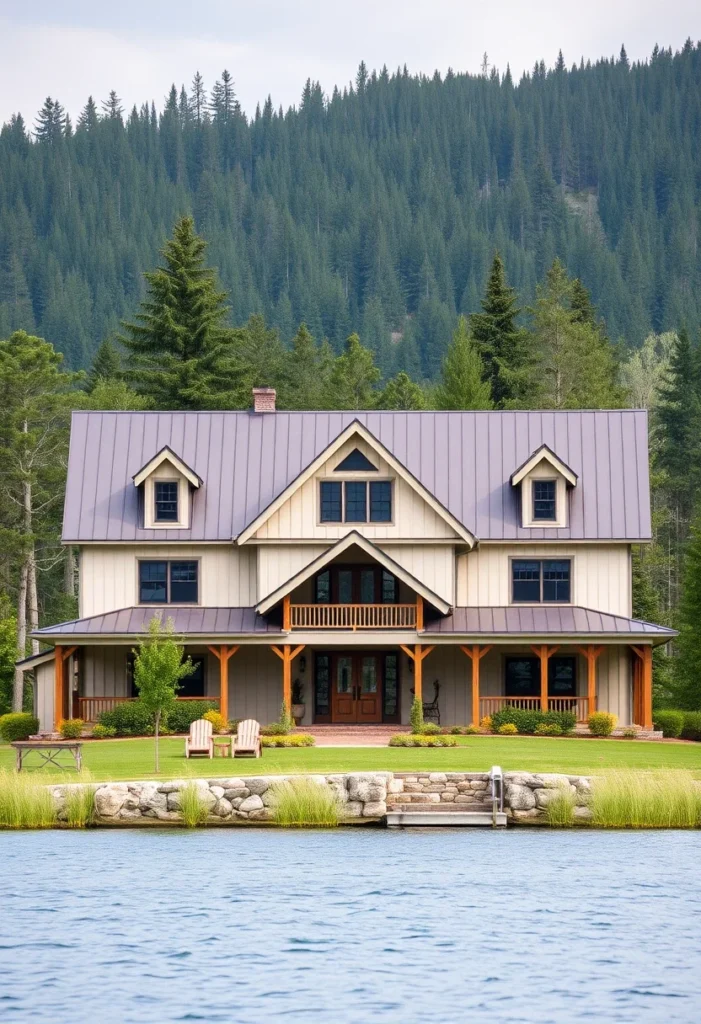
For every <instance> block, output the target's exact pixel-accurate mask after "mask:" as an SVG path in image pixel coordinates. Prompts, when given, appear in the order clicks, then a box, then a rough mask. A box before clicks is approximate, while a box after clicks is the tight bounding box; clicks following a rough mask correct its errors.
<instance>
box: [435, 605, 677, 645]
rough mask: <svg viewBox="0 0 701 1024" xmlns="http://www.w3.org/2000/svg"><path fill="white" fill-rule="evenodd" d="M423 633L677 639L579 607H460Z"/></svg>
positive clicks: (663, 629)
mask: <svg viewBox="0 0 701 1024" xmlns="http://www.w3.org/2000/svg"><path fill="white" fill-rule="evenodd" d="M424 632H425V633H426V634H427V635H431V634H440V635H445V634H446V633H447V634H466V635H470V636H474V635H478V634H480V635H484V636H504V635H513V636H536V635H537V636H544V635H547V634H557V635H562V636H572V635H582V636H586V635H589V636H606V637H610V636H636V637H646V638H649V639H651V640H657V641H658V642H660V643H663V642H666V641H667V640H671V639H673V637H675V636H676V635H677V633H676V630H674V629H669V628H668V627H667V626H658V625H656V624H655V623H653V622H646V621H645V620H644V619H628V618H626V617H625V616H623V615H610V614H608V613H607V612H597V611H594V610H593V609H592V608H581V607H578V606H576V605H567V606H563V605H552V606H550V607H546V606H543V605H539V606H538V607H533V606H531V605H529V606H525V605H523V606H518V605H509V606H493V607H486V606H484V605H482V606H479V607H467V606H465V605H460V606H458V607H456V608H454V609H453V611H452V614H450V615H446V616H445V617H444V618H441V619H432V620H430V621H427V623H426V628H425V630H424Z"/></svg>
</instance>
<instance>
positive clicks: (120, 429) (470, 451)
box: [63, 409, 651, 543]
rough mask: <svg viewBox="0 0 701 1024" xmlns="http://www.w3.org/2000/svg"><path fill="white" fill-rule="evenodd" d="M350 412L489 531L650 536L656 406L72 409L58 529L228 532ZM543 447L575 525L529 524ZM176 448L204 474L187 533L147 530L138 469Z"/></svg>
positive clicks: (150, 536) (134, 534) (117, 533)
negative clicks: (528, 472) (562, 473)
mask: <svg viewBox="0 0 701 1024" xmlns="http://www.w3.org/2000/svg"><path fill="white" fill-rule="evenodd" d="M354 419H357V420H359V421H360V422H361V423H363V424H364V425H365V426H366V427H367V429H368V430H369V431H370V432H371V433H372V434H374V435H375V437H377V438H378V439H379V440H380V441H381V442H382V444H383V445H385V447H386V448H388V449H389V451H391V452H392V454H393V455H394V456H395V458H397V459H398V460H399V461H400V462H402V463H403V464H404V465H405V466H406V468H407V469H408V470H409V471H410V472H411V473H413V474H414V476H415V477H417V478H418V479H419V480H420V481H421V483H422V484H423V485H424V486H425V487H426V488H427V489H428V490H429V491H431V492H432V493H433V494H434V495H435V497H436V498H437V499H438V500H439V501H440V502H441V503H442V504H443V505H445V506H446V508H447V509H448V510H449V511H450V512H451V513H452V514H453V515H454V516H455V517H456V519H458V520H459V521H460V522H461V523H462V524H463V525H464V526H465V527H466V528H467V529H468V530H470V531H471V532H472V533H473V534H474V535H475V536H476V537H477V538H478V539H480V540H532V541H539V540H570V539H572V540H629V541H632V540H645V539H648V538H649V537H650V535H651V533H650V495H649V478H648V447H647V414H646V412H645V411H644V410H639V409H635V410H633V409H631V410H623V411H608V412H607V411H601V412H584V411H572V412H569V411H568V412H275V413H252V412H83V411H80V412H75V413H74V414H73V425H72V430H71V445H70V454H69V459H68V481H67V486H66V503H65V511H64V523H63V539H64V541H69V542H71V543H80V542H81V541H101V540H103V541H134V540H141V541H148V540H150V541H153V540H158V541H173V540H182V541H230V540H232V538H234V537H236V536H237V535H238V534H239V533H240V532H241V531H242V530H243V529H244V528H245V526H246V525H247V524H248V523H250V522H251V521H252V520H253V519H254V518H255V517H256V516H257V515H258V514H259V513H260V512H262V511H263V510H264V509H265V508H266V507H267V506H268V505H269V504H270V502H271V501H272V500H273V499H274V498H275V497H276V496H277V495H278V494H280V492H281V491H283V490H284V489H285V487H287V485H288V484H290V483H291V482H292V481H293V480H294V479H295V478H296V477H297V476H298V475H299V473H300V472H301V471H302V470H303V469H305V468H306V466H308V465H309V463H310V462H312V461H313V460H314V459H315V458H316V456H317V455H319V454H320V453H321V452H323V451H324V449H325V448H326V447H327V446H328V445H329V444H330V442H331V441H333V440H334V438H335V437H337V436H338V434H339V433H340V432H341V431H342V430H343V429H344V428H345V427H347V426H348V424H349V423H352V422H353V420H354ZM542 444H547V445H548V447H549V448H551V449H552V451H553V452H555V453H556V454H557V456H558V458H560V459H562V461H563V462H565V463H566V464H567V465H568V466H570V467H571V468H572V470H573V472H575V473H576V474H577V475H578V478H579V479H578V483H577V486H576V487H575V488H572V489H571V490H570V499H569V500H570V518H569V526H568V527H567V528H566V529H552V528H551V529H544V528H543V527H539V528H533V529H523V528H521V526H520V525H519V512H518V502H517V494H516V492H515V489H514V488H512V487H511V485H510V483H509V478H510V476H511V474H512V473H513V472H514V470H516V469H517V467H518V466H520V465H521V464H522V463H523V462H524V461H525V460H526V459H527V458H528V457H529V456H530V454H531V453H532V452H533V451H535V450H536V449H537V448H539V447H540V446H541V445H542ZM164 445H168V446H169V447H170V448H172V450H173V451H174V452H175V453H176V454H177V455H178V456H179V457H180V458H181V459H182V460H183V461H184V462H186V463H187V465H188V466H192V467H193V470H194V471H195V472H196V473H198V474H199V476H200V477H201V478H202V479H203V481H204V484H203V486H202V487H201V488H200V490H199V491H197V492H195V493H194V495H193V509H192V522H191V526H190V529H188V530H164V529H155V530H154V529H148V530H146V529H143V528H141V526H140V525H139V510H138V502H137V490H136V488H135V487H134V484H133V481H132V476H133V475H134V474H135V473H136V472H138V470H139V469H140V468H141V467H142V466H143V465H144V464H145V463H147V462H148V461H149V459H150V458H152V457H153V456H154V455H155V454H156V453H157V452H158V451H160V449H161V448H163V446H164Z"/></svg>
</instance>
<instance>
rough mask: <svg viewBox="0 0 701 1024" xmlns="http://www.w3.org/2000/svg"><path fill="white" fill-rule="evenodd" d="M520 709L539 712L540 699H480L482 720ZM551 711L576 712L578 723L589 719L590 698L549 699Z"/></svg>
mask: <svg viewBox="0 0 701 1024" xmlns="http://www.w3.org/2000/svg"><path fill="white" fill-rule="evenodd" d="M504 707H512V708H520V709H522V710H523V711H538V710H539V709H540V697H480V719H482V718H484V717H485V716H486V715H493V714H494V712H495V711H500V710H501V708H504ZM548 710H549V711H574V712H575V714H576V715H577V721H578V722H586V720H587V718H588V717H589V698H588V697H548Z"/></svg>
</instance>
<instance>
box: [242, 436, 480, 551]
mask: <svg viewBox="0 0 701 1024" xmlns="http://www.w3.org/2000/svg"><path fill="white" fill-rule="evenodd" d="M352 437H360V438H362V440H364V441H365V442H366V443H367V444H368V445H369V446H370V447H371V448H372V449H373V450H374V451H376V452H377V454H378V456H380V457H381V458H382V459H384V460H385V462H386V463H387V464H388V465H389V466H390V467H391V468H392V470H393V471H394V472H395V473H396V474H397V476H400V477H401V478H402V479H403V480H404V481H405V482H406V483H407V484H408V485H409V486H410V487H411V488H413V490H414V491H416V493H417V494H418V495H420V497H422V498H423V500H424V501H425V502H426V504H427V505H429V506H430V507H431V508H432V509H433V511H434V512H436V513H437V514H438V515H439V516H440V517H441V519H443V520H444V521H445V522H446V523H448V525H449V526H450V527H451V529H453V530H454V531H455V533H456V534H457V535H458V537H459V538H460V539H461V540H464V541H465V543H466V544H467V545H468V546H469V547H470V548H473V547H474V546H475V544H476V542H477V540H476V537H475V536H474V534H472V533H470V531H469V530H468V529H467V528H466V527H465V526H464V525H463V524H462V523H461V522H459V521H458V520H457V519H456V518H455V516H454V515H452V513H451V512H449V511H448V509H447V508H446V507H445V505H443V504H441V502H440V501H439V500H438V499H437V498H436V496H435V495H434V494H431V492H430V491H429V490H428V489H427V488H426V487H424V485H423V484H422V483H420V481H419V480H417V479H416V477H415V476H414V475H413V473H410V472H409V470H408V469H407V468H406V466H404V465H403V464H402V463H401V462H400V461H399V460H398V459H397V458H396V457H395V456H394V455H392V453H391V452H390V451H389V450H388V449H387V448H385V446H384V445H383V444H382V442H381V441H379V440H378V439H377V438H376V437H375V435H374V434H372V433H371V432H370V431H369V430H368V429H367V427H366V426H364V425H363V424H362V423H361V422H360V421H359V420H353V422H352V423H349V424H348V426H347V427H346V428H345V429H344V430H342V431H341V433H340V434H338V436H337V437H335V438H334V440H333V441H331V442H330V444H328V445H327V446H326V448H325V449H324V450H323V451H322V452H320V454H319V455H317V457H316V458H315V459H314V460H313V461H312V462H310V463H309V465H308V466H307V467H306V469H303V470H302V472H301V473H300V474H299V475H298V476H297V477H296V478H295V479H294V480H293V481H292V482H291V483H290V484H288V486H287V487H286V488H285V489H284V490H283V491H281V492H280V494H278V496H277V497H276V498H273V500H272V501H271V502H270V504H269V505H268V507H267V508H265V509H263V511H262V512H261V513H260V514H259V515H257V516H256V518H255V519H253V520H251V522H249V523H248V524H247V526H246V527H245V528H244V529H243V530H242V531H241V533H240V534H239V535H238V537H237V538H236V543H237V544H245V543H246V542H247V541H249V540H250V539H251V538H252V537H253V536H254V535H255V533H256V531H257V530H259V529H260V527H261V526H262V525H263V523H265V522H266V521H267V520H268V519H269V518H270V516H272V515H273V514H274V513H275V512H277V510H278V509H279V508H281V506H282V505H284V504H285V502H286V501H287V500H288V498H290V497H291V495H293V494H294V493H295V491H297V490H299V488H300V487H302V485H303V484H305V483H306V482H307V480H309V479H310V478H311V477H312V476H313V475H314V473H316V471H317V470H318V469H320V468H321V466H323V465H324V463H325V462H327V461H328V460H329V459H330V458H331V457H332V456H333V455H334V454H335V453H336V452H337V451H338V450H339V449H340V448H341V447H342V445H344V444H345V443H346V442H347V441H348V440H349V439H350V438H352Z"/></svg>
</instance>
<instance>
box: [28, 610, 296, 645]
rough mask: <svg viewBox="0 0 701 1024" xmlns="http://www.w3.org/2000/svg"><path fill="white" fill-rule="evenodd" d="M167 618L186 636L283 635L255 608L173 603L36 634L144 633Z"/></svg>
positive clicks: (110, 614) (43, 636)
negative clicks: (156, 616)
mask: <svg viewBox="0 0 701 1024" xmlns="http://www.w3.org/2000/svg"><path fill="white" fill-rule="evenodd" d="M159 612H160V613H161V615H162V618H163V620H164V621H165V620H166V619H172V620H173V628H174V629H175V632H176V633H180V634H182V635H183V636H193V635H194V636H197V635H199V634H201V635H202V636H215V635H217V634H219V633H221V634H222V636H224V635H226V636H252V635H254V634H259V633H273V634H275V635H276V636H279V634H280V632H281V630H280V626H279V625H276V624H275V623H270V622H267V621H266V619H264V618H263V616H262V615H258V613H257V612H256V610H255V608H200V607H198V608H193V607H190V606H186V607H175V606H171V605H167V606H162V605H160V606H158V607H154V608H145V607H143V606H136V607H132V608H120V609H119V611H115V612H106V613H105V614H104V615H91V616H89V617H88V618H84V619H73V620H71V621H70V622H59V623H58V624H57V625H55V626H47V627H46V628H45V629H37V630H35V632H33V633H32V636H35V637H38V638H39V639H43V640H47V641H49V642H50V641H51V640H52V639H53V638H54V637H61V636H140V635H143V634H144V633H145V632H146V631H147V629H148V622H149V620H150V619H151V618H152V616H153V615H154V614H157V613H159Z"/></svg>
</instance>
